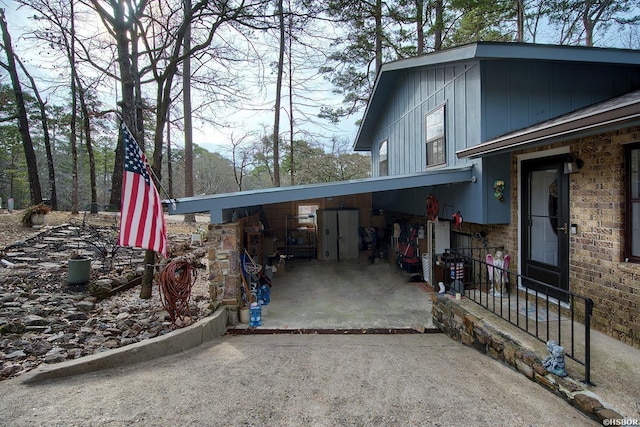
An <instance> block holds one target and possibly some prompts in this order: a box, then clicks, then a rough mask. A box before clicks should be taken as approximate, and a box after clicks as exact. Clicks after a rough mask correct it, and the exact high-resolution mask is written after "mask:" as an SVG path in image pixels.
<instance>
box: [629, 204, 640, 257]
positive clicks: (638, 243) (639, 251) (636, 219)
mask: <svg viewBox="0 0 640 427" xmlns="http://www.w3.org/2000/svg"><path fill="white" fill-rule="evenodd" d="M631 221H632V224H633V226H632V231H631V233H632V236H631V255H633V256H640V203H633V204H631Z"/></svg>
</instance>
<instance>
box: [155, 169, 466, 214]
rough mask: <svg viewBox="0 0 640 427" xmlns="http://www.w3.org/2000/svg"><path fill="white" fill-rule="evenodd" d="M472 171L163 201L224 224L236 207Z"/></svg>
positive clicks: (430, 182)
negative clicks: (200, 213)
mask: <svg viewBox="0 0 640 427" xmlns="http://www.w3.org/2000/svg"><path fill="white" fill-rule="evenodd" d="M472 170H473V166H466V167H463V168H450V169H440V170H437V171H430V172H422V173H416V174H410V175H395V176H384V177H376V178H366V179H356V180H351V181H339V182H328V183H322V184H310V185H297V186H291V187H277V188H266V189H262V190H252V191H238V192H235V193H226V194H214V195H209V196H197V197H184V198H181V199H172V200H164V201H163V204H165V205H167V206H168V212H169V215H180V214H187V213H197V212H209V214H210V220H211V223H213V224H222V223H224V222H227V221H229V220H230V219H231V214H232V212H233V210H235V209H238V210H243V209H249V208H251V207H254V206H261V205H268V204H272V203H283V202H294V201H298V200H308V199H320V198H326V197H337V196H346V195H352V194H364V193H377V192H381V191H393V190H400V189H405V188H419V187H430V186H434V185H442V184H453V183H461V182H471V176H472Z"/></svg>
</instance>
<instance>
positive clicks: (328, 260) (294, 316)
mask: <svg viewBox="0 0 640 427" xmlns="http://www.w3.org/2000/svg"><path fill="white" fill-rule="evenodd" d="M252 212H253V213H251V212H249V210H245V211H244V212H243V213H242V214H239V213H238V212H236V213H235V214H234V215H235V217H234V219H235V222H236V223H237V230H238V237H239V250H238V251H239V252H242V253H241V255H240V256H239V258H240V264H241V265H240V270H241V271H242V273H241V275H242V276H243V280H242V283H241V284H240V286H239V287H238V289H237V290H238V291H239V292H237V293H236V295H229V294H228V293H227V292H226V295H225V297H226V300H227V301H228V300H229V297H234V298H232V299H237V300H238V301H239V302H240V303H239V305H240V307H242V306H247V305H249V304H250V301H249V298H247V296H246V295H247V292H246V291H245V289H248V290H249V293H250V294H251V295H252V300H258V299H259V295H258V293H257V289H258V288H260V287H261V285H265V284H268V285H269V290H270V297H269V304H267V305H263V306H262V322H261V325H260V328H261V329H264V330H311V331H331V330H340V331H348V330H368V331H385V330H387V331H389V332H391V331H396V332H398V331H418V332H425V331H433V330H435V328H434V327H433V323H432V315H431V297H430V292H431V291H432V289H431V288H430V286H429V284H428V283H426V282H425V280H424V272H423V270H422V266H421V262H420V257H421V256H422V255H423V254H425V253H427V250H428V246H429V245H430V244H432V243H433V241H431V242H428V241H427V240H428V239H426V227H427V221H426V218H425V217H420V216H412V215H406V214H401V213H396V212H389V211H383V210H377V209H372V208H371V194H370V193H365V194H354V195H348V196H339V197H328V198H321V199H309V200H297V201H291V202H285V203H274V204H268V205H263V206H259V207H255V208H253V209H252ZM444 223H448V222H447V221H444ZM448 243H449V242H448V239H447V242H446V244H448ZM255 266H257V267H258V268H259V269H260V267H261V269H260V272H259V273H255V272H254V271H255V268H254V267H255ZM240 318H242V316H240ZM229 326H230V328H232V329H246V328H249V325H248V324H245V323H242V322H238V323H237V324H230V325H229Z"/></svg>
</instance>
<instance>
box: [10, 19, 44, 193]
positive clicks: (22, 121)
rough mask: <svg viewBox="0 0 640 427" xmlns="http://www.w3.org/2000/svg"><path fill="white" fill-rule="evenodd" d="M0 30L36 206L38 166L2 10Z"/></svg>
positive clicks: (38, 184) (38, 190)
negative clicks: (0, 30)
mask: <svg viewBox="0 0 640 427" xmlns="http://www.w3.org/2000/svg"><path fill="white" fill-rule="evenodd" d="M0 28H1V29H2V41H3V44H4V46H3V47H4V51H5V53H6V55H7V63H6V64H2V67H3V68H5V69H6V70H7V72H8V73H9V76H10V77H11V84H12V86H13V93H14V96H15V100H16V108H17V110H18V111H17V116H18V129H19V131H20V136H21V137H22V145H23V147H24V153H25V157H26V160H27V172H28V176H29V188H30V194H31V203H33V204H38V203H40V202H41V201H42V192H41V189H40V178H39V177H38V164H37V162H36V153H35V151H34V150H33V142H32V140H31V133H30V132H29V119H28V117H27V109H26V107H25V103H24V95H23V93H22V86H21V85H20V78H19V77H18V70H17V68H16V60H15V55H14V52H13V45H12V43H11V34H9V30H8V28H7V21H6V19H5V15H4V9H0Z"/></svg>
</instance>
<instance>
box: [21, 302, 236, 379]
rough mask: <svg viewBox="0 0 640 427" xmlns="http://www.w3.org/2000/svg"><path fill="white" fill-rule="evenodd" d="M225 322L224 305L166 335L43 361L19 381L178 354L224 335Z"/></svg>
mask: <svg viewBox="0 0 640 427" xmlns="http://www.w3.org/2000/svg"><path fill="white" fill-rule="evenodd" d="M226 325H227V309H226V307H224V306H223V307H220V308H218V309H217V310H216V311H215V312H214V313H213V314H212V315H210V316H208V317H205V318H204V319H201V320H199V321H197V322H196V323H194V324H193V325H190V326H187V327H186V328H182V329H178V330H175V331H173V332H171V333H169V334H166V335H162V336H159V337H155V338H150V339H148V340H143V341H140V342H137V343H135V344H131V345H128V346H125V347H120V348H116V349H113V350H109V351H105V352H103V353H97V354H92V355H90V356H86V357H81V358H79V359H74V360H67V361H64V362H60V363H55V364H42V365H40V366H38V367H37V368H36V369H34V370H33V371H30V372H27V373H26V374H24V375H23V376H22V382H23V383H25V384H31V383H39V382H42V381H46V380H50V379H54V378H62V377H68V376H72V375H78V374H85V373H87V372H94V371H98V370H101V369H108V368H114V367H118V366H123V365H128V364H133V363H138V362H144V361H147V360H151V359H155V358H158V357H163V356H167V355H170V354H175V353H180V352H182V351H185V350H189V349H191V348H194V347H197V346H199V345H200V344H202V343H205V342H207V341H210V340H212V339H214V338H217V337H220V336H222V335H224V334H225V332H226V330H227V326H226Z"/></svg>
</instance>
